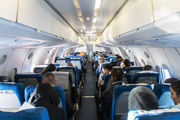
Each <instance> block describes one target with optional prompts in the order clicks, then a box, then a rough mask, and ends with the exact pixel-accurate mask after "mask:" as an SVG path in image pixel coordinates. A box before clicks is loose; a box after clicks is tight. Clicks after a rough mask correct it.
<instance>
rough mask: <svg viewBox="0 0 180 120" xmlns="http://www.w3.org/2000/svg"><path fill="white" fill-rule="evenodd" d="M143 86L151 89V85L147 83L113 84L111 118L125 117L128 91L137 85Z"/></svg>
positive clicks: (114, 119)
mask: <svg viewBox="0 0 180 120" xmlns="http://www.w3.org/2000/svg"><path fill="white" fill-rule="evenodd" d="M137 86H144V87H148V88H149V89H151V90H152V88H151V86H150V85H148V84H144V85H142V84H139V85H138V84H137V85H131V84H126V85H115V86H114V91H113V99H112V108H111V120H120V117H121V118H122V119H125V118H126V117H127V113H128V111H129V109H128V97H129V93H130V91H131V90H132V89H133V88H135V87H137Z"/></svg>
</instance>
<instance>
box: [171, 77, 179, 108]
mask: <svg viewBox="0 0 180 120" xmlns="http://www.w3.org/2000/svg"><path fill="white" fill-rule="evenodd" d="M170 92H171V98H172V100H173V101H174V104H175V105H177V103H180V81H179V80H178V81H175V82H173V83H171V86H170Z"/></svg>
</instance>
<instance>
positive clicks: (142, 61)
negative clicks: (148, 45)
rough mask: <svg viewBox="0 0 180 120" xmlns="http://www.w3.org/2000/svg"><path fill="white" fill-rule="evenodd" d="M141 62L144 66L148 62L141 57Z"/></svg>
mask: <svg viewBox="0 0 180 120" xmlns="http://www.w3.org/2000/svg"><path fill="white" fill-rule="evenodd" d="M141 64H142V65H143V66H145V65H146V63H145V62H144V60H143V59H142V58H141Z"/></svg>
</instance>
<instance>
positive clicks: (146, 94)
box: [128, 86, 158, 110]
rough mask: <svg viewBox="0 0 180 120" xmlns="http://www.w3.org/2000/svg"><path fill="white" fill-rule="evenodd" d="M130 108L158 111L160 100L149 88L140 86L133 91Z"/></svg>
mask: <svg viewBox="0 0 180 120" xmlns="http://www.w3.org/2000/svg"><path fill="white" fill-rule="evenodd" d="M128 107H129V110H152V109H158V98H157V97H156V95H155V94H154V93H153V91H152V90H150V89H149V88H147V87H143V86H139V87H136V88H134V89H132V90H131V92H130V94H129V98H128Z"/></svg>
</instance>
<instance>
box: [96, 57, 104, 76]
mask: <svg viewBox="0 0 180 120" xmlns="http://www.w3.org/2000/svg"><path fill="white" fill-rule="evenodd" d="M102 63H105V60H104V58H99V59H98V65H97V64H94V69H95V70H96V77H97V76H98V77H99V67H100V65H101V64H102Z"/></svg>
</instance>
